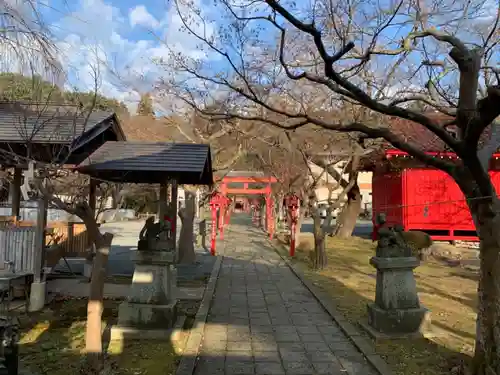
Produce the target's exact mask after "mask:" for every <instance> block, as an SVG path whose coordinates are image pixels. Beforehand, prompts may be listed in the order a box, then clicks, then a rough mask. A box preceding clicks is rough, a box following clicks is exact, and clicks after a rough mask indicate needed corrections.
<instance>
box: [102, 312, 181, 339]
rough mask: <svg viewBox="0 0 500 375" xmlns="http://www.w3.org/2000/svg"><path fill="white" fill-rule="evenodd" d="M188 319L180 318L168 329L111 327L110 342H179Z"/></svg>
mask: <svg viewBox="0 0 500 375" xmlns="http://www.w3.org/2000/svg"><path fill="white" fill-rule="evenodd" d="M185 320H186V318H185V317H184V316H180V317H179V318H178V319H177V320H176V322H175V325H174V326H173V327H172V328H168V329H137V328H131V327H122V326H119V325H117V326H113V327H111V333H110V338H109V340H110V341H118V340H119V341H125V340H170V341H171V342H178V341H179V340H180V339H181V338H182V336H181V334H182V329H183V325H184V322H185Z"/></svg>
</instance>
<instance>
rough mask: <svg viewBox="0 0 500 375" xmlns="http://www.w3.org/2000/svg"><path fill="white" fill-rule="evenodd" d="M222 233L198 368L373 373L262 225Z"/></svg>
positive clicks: (214, 374)
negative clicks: (268, 242)
mask: <svg viewBox="0 0 500 375" xmlns="http://www.w3.org/2000/svg"><path fill="white" fill-rule="evenodd" d="M238 221H240V222H241V218H239V219H238ZM226 239H227V240H226V243H225V244H224V249H223V251H222V255H224V260H223V263H222V266H221V270H220V273H219V279H218V281H217V286H216V290H215V295H214V298H213V300H212V305H211V308H210V313H209V316H208V319H207V324H206V326H205V327H206V328H205V332H204V339H203V344H202V347H201V351H200V356H199V360H198V362H197V365H196V368H195V374H196V375H209V374H210V375H222V374H225V375H233V374H245V375H250V374H258V375H260V374H263V375H264V374H267V375H281V374H287V375H288V374H296V375H298V374H303V375H306V374H307V375H309V374H321V375H326V374H331V375H340V374H342V375H375V374H377V372H376V371H375V370H374V369H373V368H371V366H370V365H369V364H368V362H367V361H366V360H365V358H364V357H363V355H362V354H361V353H360V352H359V351H358V350H357V349H356V347H355V346H354V345H353V344H352V343H351V342H350V341H349V339H348V338H347V337H346V336H345V335H344V334H343V333H342V331H341V330H340V328H339V327H338V326H337V325H336V324H335V323H334V322H333V321H332V319H331V318H330V316H329V315H328V314H327V313H326V312H325V311H324V310H323V309H322V307H321V306H320V305H319V303H318V302H317V301H316V300H315V299H314V297H313V296H312V295H311V293H310V292H309V290H307V289H306V288H305V287H304V286H303V284H302V283H301V282H300V281H299V280H298V279H297V277H296V276H295V275H294V274H293V273H292V272H291V270H290V269H289V268H288V267H287V266H286V265H285V264H284V262H283V261H282V259H281V258H280V257H279V256H278V255H277V254H276V253H275V252H274V251H273V250H272V249H270V248H269V247H268V246H267V245H266V241H265V239H264V236H263V234H262V232H260V231H258V230H257V229H255V228H251V227H250V226H246V225H244V224H231V227H230V228H229V231H228V233H227V237H226ZM219 247H221V246H219Z"/></svg>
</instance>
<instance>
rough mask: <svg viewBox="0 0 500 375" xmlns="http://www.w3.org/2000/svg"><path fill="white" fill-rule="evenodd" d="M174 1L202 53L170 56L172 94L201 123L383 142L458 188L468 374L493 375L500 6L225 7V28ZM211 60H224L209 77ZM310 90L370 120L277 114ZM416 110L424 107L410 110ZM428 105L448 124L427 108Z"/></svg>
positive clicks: (498, 369)
mask: <svg viewBox="0 0 500 375" xmlns="http://www.w3.org/2000/svg"><path fill="white" fill-rule="evenodd" d="M175 4H176V5H177V10H178V13H179V15H180V17H181V20H182V22H183V26H184V27H185V28H186V29H187V30H188V31H189V32H190V33H192V34H194V35H196V37H197V38H198V40H200V41H201V42H203V44H204V46H205V47H206V48H205V51H206V53H207V54H209V58H208V59H206V60H203V59H199V58H197V59H196V60H194V59H191V58H190V57H189V56H185V55H182V54H181V55H173V60H174V62H175V63H176V68H177V69H179V73H182V74H178V75H177V77H178V79H177V80H176V82H173V83H172V84H169V87H168V90H169V92H175V93H176V94H177V97H178V98H180V99H181V100H183V101H184V102H185V103H187V104H189V105H191V106H193V107H195V108H197V109H198V110H200V111H202V112H203V113H205V114H206V115H214V116H225V118H237V119H253V120H255V119H259V120H261V121H265V122H267V123H268V124H270V125H273V126H275V127H279V128H282V129H285V130H286V131H293V130H294V129H297V128H299V127H302V126H304V125H306V124H311V123H312V124H315V125H317V126H319V127H322V128H325V129H329V130H332V131H340V132H349V133H355V134H359V135H362V137H361V138H383V139H385V141H387V142H388V143H389V144H391V145H392V146H394V147H396V148H398V149H400V150H402V151H405V152H407V153H408V154H409V155H411V156H413V157H414V158H416V159H418V160H419V161H420V162H421V163H423V164H426V165H428V166H431V167H434V168H437V169H440V170H442V171H444V172H446V173H448V174H449V175H450V176H451V177H452V178H453V179H454V180H455V182H456V183H457V185H458V186H459V187H460V189H461V191H462V192H463V194H464V195H465V197H466V198H467V203H468V206H469V209H470V212H471V214H472V218H473V220H474V223H475V226H476V229H477V232H478V235H479V239H480V265H481V271H480V278H479V284H478V295H479V308H478V315H477V335H476V345H475V354H474V359H473V363H472V372H473V374H474V375H491V374H500V356H499V355H498V353H499V350H500V330H498V328H497V326H498V321H499V320H500V272H498V269H499V267H500V231H498V227H499V225H500V201H499V199H498V198H497V192H496V190H495V187H494V185H493V183H492V180H491V178H490V176H489V173H488V165H489V162H490V159H491V155H492V153H493V152H495V151H496V150H497V149H498V148H499V146H500V130H499V124H498V121H497V117H498V116H499V115H500V69H498V56H499V52H500V51H499V46H500V44H499V42H500V39H499V27H500V21H499V20H500V17H499V14H500V7H499V6H498V2H491V1H488V0H471V1H468V2H466V3H464V4H463V5H464V6H458V7H457V6H456V2H454V1H452V0H449V1H448V0H443V1H437V0H429V1H404V0H400V1H396V2H384V3H380V2H377V3H376V4H375V3H372V2H364V1H360V0H352V1H346V2H330V1H323V0H319V1H314V2H311V3H296V2H293V1H277V0H264V1H248V2H245V1H243V3H241V2H238V3H237V4H236V3H235V2H232V1H231V0H220V1H219V2H217V6H218V9H220V10H219V13H218V14H221V15H222V17H223V18H224V26H223V27H221V28H220V30H217V29H215V28H209V27H208V25H209V24H210V22H211V20H210V18H209V15H210V14H211V13H210V12H207V10H202V9H193V8H196V6H197V5H196V4H195V3H193V2H189V1H186V0H177V1H176V3H175ZM186 9H189V11H186ZM185 14H195V15H196V16H193V17H190V18H187V17H186V16H184V15H185ZM200 25H203V26H204V27H200ZM210 26H212V25H210ZM213 55H216V56H217V57H218V58H220V59H222V61H221V62H220V63H218V64H217V66H218V69H217V70H216V71H214V69H213V67H212V65H211V62H212V61H214V58H213ZM176 56H178V57H176ZM186 76H188V77H189V79H187V78H186ZM181 77H182V78H181ZM307 86H313V87H315V88H316V89H317V90H321V91H323V92H325V91H326V92H328V93H329V95H330V98H331V101H330V105H329V106H330V107H331V108H336V107H338V106H340V105H342V103H345V102H348V103H350V104H351V105H354V106H357V107H363V108H365V109H366V111H367V114H368V115H369V117H370V118H372V119H375V120H377V121H374V122H371V123H370V122H368V121H366V120H365V119H362V118H361V119H348V120H347V121H345V119H342V118H335V117H321V116H317V115H316V114H314V113H311V112H309V111H307V110H304V108H302V107H301V106H300V105H298V104H297V105H295V106H291V107H290V108H285V109H284V108H282V107H277V106H275V105H274V104H273V103H272V102H270V101H269V100H268V99H269V93H274V94H279V95H281V96H282V98H283V99H284V100H288V101H289V102H291V103H297V98H296V96H295V95H292V94H291V93H294V92H296V90H295V91H294V90H293V89H294V88H295V89H297V88H300V87H307ZM262 87H264V90H263V89H262ZM214 90H218V94H217V97H218V99H219V100H220V99H221V97H222V98H224V100H226V102H228V103H235V104H236V105H232V106H231V107H226V108H224V111H221V110H220V109H219V110H214V109H213V108H211V107H207V106H206V104H207V101H211V100H212V97H213V91H214ZM414 102H421V103H424V104H425V106H424V107H423V106H418V105H408V104H409V103H414ZM426 108H433V109H434V110H435V111H437V112H440V113H442V114H444V115H445V116H446V119H444V120H443V119H442V118H441V119H438V118H436V116H431V115H429V114H428V112H426V111H422V109H426ZM270 114H273V117H271V116H270ZM275 115H278V116H279V117H280V119H279V121H276V120H275V119H274V118H275V117H274V116H275ZM395 119H397V121H396V120H395ZM402 123H406V126H410V127H414V128H419V129H420V131H421V132H423V133H426V134H428V135H432V137H431V138H433V139H434V140H436V141H439V142H440V143H441V144H442V145H443V146H444V147H446V148H447V149H448V150H449V151H451V152H453V153H455V154H456V155H457V159H456V160H452V161H449V160H444V159H441V158H439V157H436V156H433V155H429V154H428V153H426V152H425V150H424V149H422V148H420V147H419V146H418V145H416V144H415V143H413V142H412V140H411V139H408V138H406V137H405V135H404V134H403V132H402V131H400V129H398V127H399V125H401V124H402ZM391 125H392V126H391ZM450 129H452V130H453V132H450Z"/></svg>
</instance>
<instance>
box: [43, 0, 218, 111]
mask: <svg viewBox="0 0 500 375" xmlns="http://www.w3.org/2000/svg"><path fill="white" fill-rule="evenodd" d="M109 1H110V0H80V3H79V6H78V7H77V9H76V10H75V11H74V12H73V13H72V14H69V15H68V16H66V17H64V18H63V19H61V20H60V21H59V22H58V23H57V24H54V25H52V27H53V29H54V32H55V33H56V34H57V35H59V36H60V37H61V39H60V41H59V42H58V48H59V51H60V55H61V56H60V61H61V64H62V65H63V67H64V69H65V70H66V71H67V72H68V74H67V76H68V82H67V84H66V86H67V87H68V88H76V89H78V90H81V91H88V90H93V89H94V85H95V70H96V68H98V70H99V91H100V93H101V94H103V95H105V96H108V97H114V98H116V99H118V100H122V101H124V102H125V103H126V104H127V106H128V107H129V109H130V110H131V112H132V113H133V112H134V111H135V108H136V106H137V103H138V101H139V94H138V92H146V91H150V90H152V89H153V86H154V84H155V83H156V82H157V81H158V80H159V79H160V78H165V79H166V80H167V79H168V77H170V76H172V74H174V73H175V72H173V71H171V70H168V69H169V68H168V67H169V65H170V64H169V61H170V56H171V53H179V52H180V53H182V54H183V55H184V56H189V57H192V58H196V59H204V58H205V59H206V58H207V54H206V52H204V51H203V50H202V49H201V48H200V46H199V45H200V42H199V41H198V40H197V39H196V38H195V37H194V36H192V35H187V32H186V31H182V30H180V26H181V24H182V22H181V20H180V18H179V15H178V14H177V12H176V10H175V9H174V8H172V7H169V9H164V8H162V7H160V8H159V10H157V9H151V11H153V10H154V14H163V16H162V17H158V18H155V17H153V16H152V15H151V14H150V13H149V12H148V10H147V9H146V8H145V7H144V6H141V5H139V6H137V7H135V8H134V9H133V10H132V11H130V12H129V14H128V15H127V16H128V17H127V16H124V15H123V14H122V13H121V12H120V10H119V9H118V8H117V7H114V6H113V5H111V4H110V2H109ZM201 2H202V0H194V3H195V4H196V6H197V7H201V6H202V5H201ZM162 12H163V13H162ZM149 16H151V18H150V17H149ZM148 22H149V26H150V27H151V26H153V25H154V26H155V27H156V32H157V34H158V39H155V38H151V37H150V36H149V35H148V34H147V31H146V30H141V28H133V26H134V25H140V26H146V25H147V24H148ZM205 30H206V31H207V33H208V34H210V35H212V34H213V33H214V27H213V25H210V24H208V25H207V26H206V29H205ZM141 32H143V34H141ZM130 35H133V36H134V39H132V38H131V36H130ZM142 35H144V36H142ZM141 36H142V39H141ZM160 39H162V40H164V41H165V42H160V41H159V40H160ZM159 59H161V60H163V64H162V66H160V65H159V64H158V63H157V60H159ZM155 60H156V61H155Z"/></svg>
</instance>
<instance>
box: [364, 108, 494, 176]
mask: <svg viewBox="0 0 500 375" xmlns="http://www.w3.org/2000/svg"><path fill="white" fill-rule="evenodd" d="M427 116H428V117H430V118H432V119H433V120H435V121H436V122H437V123H438V124H440V125H444V124H445V123H446V122H449V121H450V120H451V119H452V118H451V117H449V116H445V115H443V114H441V113H428V114H427ZM387 126H388V127H389V129H391V131H392V132H393V133H394V134H396V135H397V136H399V137H400V138H402V139H403V140H404V141H405V142H407V143H408V144H410V145H412V146H414V147H416V148H418V149H419V150H422V151H424V152H425V153H428V154H437V155H440V154H442V153H447V154H450V148H449V147H448V146H447V145H446V144H445V143H444V142H443V141H442V140H441V139H440V138H439V137H438V136H437V135H435V134H434V133H433V132H431V131H430V130H428V129H426V128H425V127H424V126H423V125H420V124H418V123H415V122H413V121H409V120H406V119H401V118H399V117H388V125H387ZM450 130H451V129H450ZM489 132H490V128H489V127H488V128H487V129H486V130H485V131H484V132H483V134H482V136H481V139H480V141H479V143H480V144H482V143H483V142H484V140H485V139H486V138H487V137H488V136H489ZM388 150H396V148H394V147H393V146H392V145H391V144H389V143H388V142H386V141H383V143H382V144H381V145H380V147H379V148H378V149H376V150H375V151H374V152H372V153H370V154H369V155H367V156H365V157H363V158H362V160H361V169H362V170H373V169H374V168H375V166H376V165H377V164H380V163H382V164H383V163H385V162H387V159H386V151H388Z"/></svg>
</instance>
